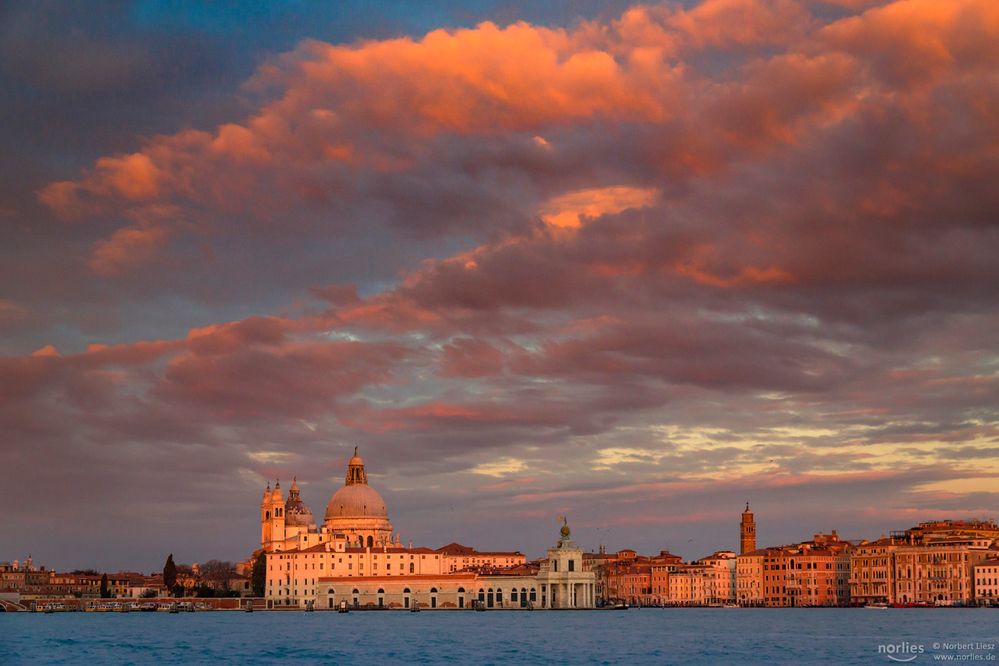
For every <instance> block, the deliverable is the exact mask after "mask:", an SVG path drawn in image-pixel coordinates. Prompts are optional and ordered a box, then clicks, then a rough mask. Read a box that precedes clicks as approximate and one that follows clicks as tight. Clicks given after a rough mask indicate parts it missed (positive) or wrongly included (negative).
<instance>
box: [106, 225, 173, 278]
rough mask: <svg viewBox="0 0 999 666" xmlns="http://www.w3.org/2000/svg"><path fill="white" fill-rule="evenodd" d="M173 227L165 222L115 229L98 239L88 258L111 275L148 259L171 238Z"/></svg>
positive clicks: (144, 262) (141, 263)
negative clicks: (109, 235) (163, 223)
mask: <svg viewBox="0 0 999 666" xmlns="http://www.w3.org/2000/svg"><path fill="white" fill-rule="evenodd" d="M171 234H172V231H171V230H170V229H168V228H167V227H163V226H133V227H125V228H124V229H119V230H118V231H116V232H114V233H113V234H112V235H111V237H110V238H108V239H106V240H102V241H98V242H97V243H96V244H95V245H94V251H93V254H92V255H91V256H90V259H89V261H87V266H89V267H90V269H91V270H92V271H93V272H95V273H97V274H98V275H102V276H105V277H107V276H111V275H116V274H118V273H121V272H123V271H126V270H129V269H131V268H134V267H136V266H141V265H143V264H146V263H148V262H149V261H150V260H151V259H152V258H153V257H155V256H156V254H157V252H158V251H159V249H160V248H161V247H162V246H163V245H164V244H165V243H166V242H167V240H168V239H169V238H170V236H171Z"/></svg>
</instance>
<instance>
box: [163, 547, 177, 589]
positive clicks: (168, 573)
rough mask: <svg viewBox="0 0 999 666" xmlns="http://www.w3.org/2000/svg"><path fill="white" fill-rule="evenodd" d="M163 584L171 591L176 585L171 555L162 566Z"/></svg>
mask: <svg viewBox="0 0 999 666" xmlns="http://www.w3.org/2000/svg"><path fill="white" fill-rule="evenodd" d="M163 584H164V585H166V586H167V588H169V589H171V590H172V589H173V588H174V586H175V585H176V584H177V565H176V564H174V563H173V553H170V555H168V556H167V559H166V564H164V565H163Z"/></svg>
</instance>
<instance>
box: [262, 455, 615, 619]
mask: <svg viewBox="0 0 999 666" xmlns="http://www.w3.org/2000/svg"><path fill="white" fill-rule="evenodd" d="M260 549H261V550H262V551H263V552H264V554H265V558H266V560H265V562H266V573H267V575H266V581H265V597H266V600H267V606H268V607H269V608H282V607H285V608H286V607H300V608H315V609H332V608H335V607H337V606H338V605H340V604H342V603H346V604H347V605H349V606H351V607H354V608H386V609H388V608H411V606H414V605H415V606H422V607H424V608H428V609H432V608H454V609H464V608H473V607H476V608H592V607H593V606H594V603H595V597H596V595H595V575H594V574H593V572H591V571H589V570H587V567H586V566H585V565H584V559H583V551H582V549H580V548H578V547H576V546H575V544H573V542H572V541H571V540H570V539H569V528H568V525H564V526H563V528H562V532H561V538H560V539H559V541H558V544H557V545H556V546H555V547H554V548H552V549H549V551H548V558H546V559H545V560H541V561H538V562H532V563H528V562H527V561H526V558H525V556H524V554H523V553H521V552H519V551H501V552H483V551H478V550H475V549H474V548H470V547H468V546H463V545H461V544H458V543H451V544H448V545H446V546H442V547H440V548H436V549H432V548H425V547H417V548H414V547H412V545H409V546H405V547H404V546H403V545H402V540H401V538H400V535H399V533H398V532H394V531H393V528H392V523H391V522H389V517H388V510H387V509H386V507H385V500H383V499H382V496H381V495H380V494H379V493H378V491H376V490H375V489H374V488H372V487H371V486H370V485H368V477H367V473H366V472H365V469H364V461H363V460H362V459H361V457H360V456H359V455H358V452H357V449H356V448H355V449H354V455H353V457H352V458H351V459H350V461H349V462H348V464H347V474H346V477H345V480H344V485H343V487H341V488H339V489H338V490H337V491H336V492H335V493H334V494H333V496H332V497H331V498H330V501H329V503H328V504H327V505H326V513H325V515H324V516H323V522H322V525H319V524H318V523H317V522H316V520H315V518H314V516H313V514H312V511H311V510H310V509H309V507H308V506H307V505H306V504H305V502H304V501H303V500H302V497H301V493H300V490H299V487H298V483H297V482H296V481H293V482H292V485H291V488H290V489H289V491H288V497H287V498H284V497H283V495H282V492H281V484H280V482H277V483H275V485H274V487H273V488H271V487H270V484H268V486H267V489H266V490H265V491H264V497H263V500H262V501H261V504H260Z"/></svg>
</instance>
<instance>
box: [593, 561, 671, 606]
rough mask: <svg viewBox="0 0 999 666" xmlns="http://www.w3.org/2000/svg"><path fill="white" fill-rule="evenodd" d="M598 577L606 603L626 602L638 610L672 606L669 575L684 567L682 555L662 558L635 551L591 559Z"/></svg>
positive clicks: (601, 597) (598, 586) (598, 585)
mask: <svg viewBox="0 0 999 666" xmlns="http://www.w3.org/2000/svg"><path fill="white" fill-rule="evenodd" d="M588 561H589V562H590V567H591V569H592V570H593V571H594V573H595V574H596V576H597V581H598V583H597V594H598V598H599V599H601V600H602V601H604V602H607V601H624V602H627V603H629V604H632V605H636V606H661V605H665V604H667V603H668V602H669V575H670V572H672V571H674V570H675V569H676V568H677V567H678V566H680V565H681V564H683V559H682V558H681V557H680V556H679V555H674V554H672V553H671V552H669V551H668V550H661V551H659V554H658V555H652V556H646V555H639V554H638V553H637V552H636V551H634V550H631V549H625V550H619V551H617V553H615V554H613V555H606V554H601V555H598V556H594V555H589V556H588Z"/></svg>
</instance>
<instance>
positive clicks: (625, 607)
mask: <svg viewBox="0 0 999 666" xmlns="http://www.w3.org/2000/svg"><path fill="white" fill-rule="evenodd" d="M611 608H612V609H613V610H628V604H627V603H626V602H624V601H619V602H617V603H616V604H614V605H613V606H611Z"/></svg>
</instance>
